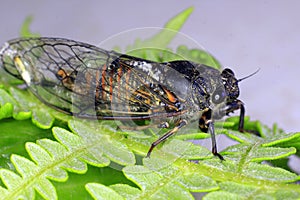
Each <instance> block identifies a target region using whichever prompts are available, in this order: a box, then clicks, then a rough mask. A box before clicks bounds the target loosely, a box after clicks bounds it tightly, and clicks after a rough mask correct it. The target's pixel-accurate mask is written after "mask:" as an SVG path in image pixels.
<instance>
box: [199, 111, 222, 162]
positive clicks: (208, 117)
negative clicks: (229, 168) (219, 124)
mask: <svg viewBox="0 0 300 200" xmlns="http://www.w3.org/2000/svg"><path fill="white" fill-rule="evenodd" d="M199 128H200V129H201V130H202V131H204V132H206V133H207V132H209V133H210V135H211V143H212V145H211V146H212V149H211V152H212V153H213V154H214V155H215V156H218V157H219V159H220V160H225V159H224V158H223V156H221V155H220V154H219V153H218V150H217V142H216V136H215V126H214V122H213V120H212V110H211V109H207V110H206V111H204V112H203V114H202V116H201V118H200V119H199Z"/></svg>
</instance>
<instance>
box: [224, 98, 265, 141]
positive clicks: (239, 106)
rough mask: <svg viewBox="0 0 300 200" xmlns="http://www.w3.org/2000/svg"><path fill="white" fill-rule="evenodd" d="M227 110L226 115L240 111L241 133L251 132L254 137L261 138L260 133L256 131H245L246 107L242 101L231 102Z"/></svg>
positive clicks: (239, 127)
mask: <svg viewBox="0 0 300 200" xmlns="http://www.w3.org/2000/svg"><path fill="white" fill-rule="evenodd" d="M227 106H228V107H227V109H226V114H228V113H230V112H233V111H234V110H240V118H239V126H238V130H239V131H240V132H242V133H243V132H249V133H252V134H254V135H257V136H260V134H259V132H257V131H254V130H245V129H244V120H245V106H244V104H243V102H242V101H240V100H237V101H234V102H231V103H230V104H228V105H227Z"/></svg>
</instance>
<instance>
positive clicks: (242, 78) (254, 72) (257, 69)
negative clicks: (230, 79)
mask: <svg viewBox="0 0 300 200" xmlns="http://www.w3.org/2000/svg"><path fill="white" fill-rule="evenodd" d="M259 71H260V68H258V69H257V70H256V71H255V72H253V73H252V74H250V75H248V76H246V77H243V78H241V79H238V80H237V81H238V82H240V81H242V80H245V79H247V78H250V77H251V76H253V75H255V74H257V73H258V72H259Z"/></svg>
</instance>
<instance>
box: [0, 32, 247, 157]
mask: <svg viewBox="0 0 300 200" xmlns="http://www.w3.org/2000/svg"><path fill="white" fill-rule="evenodd" d="M0 59H1V61H0V65H1V67H2V68H4V70H5V71H7V72H8V73H9V74H11V75H13V76H15V77H17V78H19V79H21V80H23V81H24V82H25V83H26V85H27V86H28V88H29V89H30V90H31V92H32V93H33V94H34V95H35V96H36V97H37V98H38V99H40V100H41V101H42V102H43V103H45V104H46V105H48V106H51V107H52V108H54V109H56V110H59V111H61V112H64V113H67V114H70V115H74V116H76V117H79V118H88V119H96V120H121V121H128V120H133V121H136V120H149V119H157V120H156V121H159V123H158V124H157V126H158V127H163V128H169V129H170V130H169V131H168V132H166V133H165V134H164V135H162V136H161V137H160V138H159V139H157V140H156V141H154V142H153V143H152V145H151V147H150V149H149V151H148V154H147V156H148V157H149V156H150V154H151V152H152V150H153V148H154V147H155V146H157V145H158V144H160V143H161V142H163V141H165V140H166V139H167V138H169V137H170V136H172V135H174V134H175V133H176V132H177V131H178V130H179V129H181V128H182V127H184V126H185V125H186V124H187V123H191V122H195V121H198V124H199V128H200V129H201V130H202V131H204V132H209V133H210V135H211V140H212V153H213V154H214V155H215V156H217V157H219V158H220V159H221V160H223V159H224V158H223V157H222V155H220V154H219V153H218V151H217V145H216V139H215V130H214V120H217V119H221V118H222V117H223V116H225V115H228V114H229V113H230V112H233V111H235V110H240V118H239V130H240V131H243V130H244V115H245V108H244V104H243V102H242V101H241V100H239V99H238V96H239V93H240V92H239V87H238V83H239V82H240V81H241V80H242V79H237V78H236V77H235V74H234V72H233V71H232V70H231V69H228V68H226V69H224V70H223V71H221V72H220V71H219V70H217V69H214V68H212V67H209V66H206V65H204V64H198V63H194V62H190V61H187V60H180V61H178V60H177V61H171V62H162V63H159V62H153V61H150V60H145V59H141V58H137V57H132V56H129V55H126V54H121V53H117V52H115V51H107V50H104V49H101V48H98V47H96V46H93V45H90V44H86V43H82V42H78V41H73V40H69V39H62V38H47V37H42V38H27V39H24V38H18V39H14V40H10V41H8V42H7V43H6V44H5V45H4V46H3V48H2V49H1V50H0ZM169 122H172V128H170V127H169V125H170V124H169Z"/></svg>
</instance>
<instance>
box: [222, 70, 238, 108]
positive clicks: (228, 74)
mask: <svg viewBox="0 0 300 200" xmlns="http://www.w3.org/2000/svg"><path fill="white" fill-rule="evenodd" d="M221 79H222V82H223V86H224V89H223V90H224V94H222V95H226V99H227V102H228V101H232V100H235V99H237V98H238V96H239V95H240V89H239V86H238V82H239V81H238V79H237V78H236V77H235V75H234V72H233V71H232V70H231V69H228V68H226V69H224V70H223V71H222V73H221Z"/></svg>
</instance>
